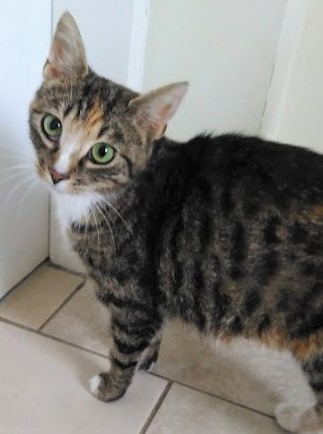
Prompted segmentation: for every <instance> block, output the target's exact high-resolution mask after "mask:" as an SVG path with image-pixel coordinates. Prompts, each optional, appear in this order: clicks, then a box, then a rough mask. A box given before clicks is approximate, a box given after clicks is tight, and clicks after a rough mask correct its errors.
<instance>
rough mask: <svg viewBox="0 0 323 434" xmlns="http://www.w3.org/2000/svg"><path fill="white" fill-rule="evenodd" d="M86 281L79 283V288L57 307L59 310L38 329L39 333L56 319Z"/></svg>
mask: <svg viewBox="0 0 323 434" xmlns="http://www.w3.org/2000/svg"><path fill="white" fill-rule="evenodd" d="M84 284H85V281H83V282H81V283H79V284H78V285H77V287H76V288H75V289H74V290H73V291H72V292H71V293H70V295H69V296H68V297H67V298H66V299H65V300H64V301H63V302H62V303H61V304H60V305H59V306H58V307H57V309H55V310H54V312H53V313H52V314H51V315H49V317H48V318H47V319H46V321H45V322H44V323H43V324H42V325H41V326H40V327H38V329H37V331H38V332H41V331H42V330H43V329H44V328H45V327H46V326H47V324H48V323H49V322H50V321H51V320H52V319H53V318H54V316H55V315H56V314H57V313H58V312H59V311H60V310H61V309H63V307H64V306H65V305H66V304H67V303H68V302H69V301H70V300H71V299H72V298H73V297H74V295H75V294H76V293H77V292H78V291H79V290H80V289H81V288H82V287H83V286H84Z"/></svg>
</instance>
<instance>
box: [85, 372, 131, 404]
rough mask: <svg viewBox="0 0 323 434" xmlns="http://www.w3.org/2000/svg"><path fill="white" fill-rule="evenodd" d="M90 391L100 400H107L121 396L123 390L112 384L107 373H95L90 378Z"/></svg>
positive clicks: (113, 399)
mask: <svg viewBox="0 0 323 434" xmlns="http://www.w3.org/2000/svg"><path fill="white" fill-rule="evenodd" d="M90 391H91V393H92V395H93V396H95V397H96V398H97V399H99V400H100V401H104V402H109V401H115V400H116V399H119V398H121V397H122V396H123V395H124V394H125V392H126V389H125V390H120V389H118V388H117V387H115V386H114V385H113V384H112V381H111V378H110V376H109V373H106V372H104V373H102V374H98V375H95V376H94V377H92V378H91V379H90Z"/></svg>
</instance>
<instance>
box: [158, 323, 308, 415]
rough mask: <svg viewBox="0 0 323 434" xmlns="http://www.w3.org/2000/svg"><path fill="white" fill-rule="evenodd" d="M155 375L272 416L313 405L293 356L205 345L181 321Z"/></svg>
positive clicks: (251, 346) (250, 346)
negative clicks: (290, 406)
mask: <svg viewBox="0 0 323 434" xmlns="http://www.w3.org/2000/svg"><path fill="white" fill-rule="evenodd" d="M153 371H154V372H156V373H158V374H160V375H162V376H165V377H168V378H170V379H174V380H176V381H178V382H181V383H184V384H186V385H190V386H193V387H195V388H198V389H201V390H204V391H207V392H210V393H212V394H215V395H217V396H221V397H224V398H226V399H229V400H232V401H234V402H237V403H240V404H243V405H245V406H248V407H251V408H254V409H256V410H259V411H262V412H264V413H267V414H273V412H274V409H275V407H276V406H277V404H279V403H280V402H291V403H300V404H302V405H304V406H308V405H310V404H311V403H312V402H313V399H314V397H313V394H312V392H311V390H310V389H309V387H308V385H307V383H306V381H305V378H304V376H303V374H302V372H301V370H300V368H299V367H298V365H297V364H296V362H295V361H294V360H293V359H292V357H291V356H290V355H289V354H288V353H282V352H278V351H272V350H269V349H268V348H265V347H263V346H260V345H258V344H256V343H253V342H248V341H243V340H236V341H233V342H232V343H230V344H225V343H221V342H217V343H216V344H215V341H213V343H212V342H211V341H208V342H206V340H203V339H202V338H201V337H200V336H199V335H198V334H197V333H195V332H194V331H192V330H191V329H190V328H189V327H187V326H185V325H183V324H182V323H180V322H179V321H175V322H173V323H172V324H171V325H170V327H168V329H167V330H166V333H164V336H163V344H162V348H161V352H160V356H159V360H158V363H157V364H156V365H155V367H154V369H153Z"/></svg>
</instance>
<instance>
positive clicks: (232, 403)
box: [0, 285, 275, 434]
mask: <svg viewBox="0 0 323 434" xmlns="http://www.w3.org/2000/svg"><path fill="white" fill-rule="evenodd" d="M79 286H80V285H79ZM0 322H3V323H5V324H9V325H11V326H13V327H17V328H20V329H22V330H25V331H28V332H31V333H33V334H36V335H38V336H42V337H44V338H48V339H51V340H53V341H55V342H59V343H61V344H64V345H67V346H69V347H72V348H76V349H78V350H81V351H84V352H86V353H89V354H93V355H94V356H98V357H101V358H103V359H106V360H109V356H107V355H106V354H103V353H100V352H98V351H95V350H90V349H89V348H85V347H82V346H81V345H77V344H74V343H73V342H69V341H65V340H63V339H61V338H58V337H56V336H53V335H50V334H47V333H44V332H42V331H40V330H37V329H33V328H31V327H27V326H25V325H23V324H19V323H16V322H14V321H11V320H8V319H6V318H3V317H0ZM146 373H147V374H149V375H153V376H154V377H157V378H160V379H162V380H165V381H167V383H168V384H167V386H166V387H165V389H164V391H163V393H162V395H161V396H160V398H159V400H158V402H157V404H156V405H155V407H154V409H153V410H152V412H151V414H150V416H149V417H148V419H147V421H146V423H145V425H144V426H143V428H142V430H141V431H140V433H139V434H144V433H145V432H146V431H147V429H148V426H149V425H150V423H151V421H152V419H153V417H154V416H155V414H156V413H157V411H158V409H159V408H160V406H161V404H162V401H163V400H164V398H165V397H166V395H167V393H168V392H169V389H170V388H171V386H172V385H173V384H178V385H179V386H183V387H186V388H187V389H191V390H194V391H196V392H199V393H202V394H204V395H207V396H210V397H211V398H216V399H220V400H221V401H224V402H227V403H228V404H231V405H235V406H237V407H240V408H243V409H245V410H249V411H251V412H253V413H256V414H259V415H260V416H264V417H267V418H269V419H275V417H274V416H273V415H271V414H268V413H265V412H262V411H260V410H256V409H254V408H252V407H248V406H246V405H243V404H240V403H239V402H236V401H232V400H230V399H228V398H224V397H223V396H220V395H216V394H214V393H212V392H208V391H205V390H203V389H199V388H198V387H194V386H192V385H189V384H185V383H183V382H181V381H178V380H174V379H172V378H168V377H165V376H164V375H161V374H157V373H155V372H150V371H147V372H146ZM148 421H149V423H148Z"/></svg>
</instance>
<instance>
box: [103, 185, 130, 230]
mask: <svg viewBox="0 0 323 434" xmlns="http://www.w3.org/2000/svg"><path fill="white" fill-rule="evenodd" d="M96 197H97V198H98V199H100V200H101V201H102V202H104V203H105V204H106V205H107V206H108V207H109V208H110V209H111V210H112V211H113V212H114V213H115V214H116V215H117V216H118V217H119V218H120V220H121V221H122V222H123V224H124V225H125V227H126V229H127V230H128V231H129V232H130V233H132V229H131V228H130V226H129V225H128V223H127V222H126V220H125V219H124V218H123V217H122V215H121V214H120V212H119V211H118V210H117V209H116V208H115V207H114V206H113V205H112V204H111V203H110V202H109V201H108V200H107V199H106V198H104V197H102V196H100V195H99V194H96Z"/></svg>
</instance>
